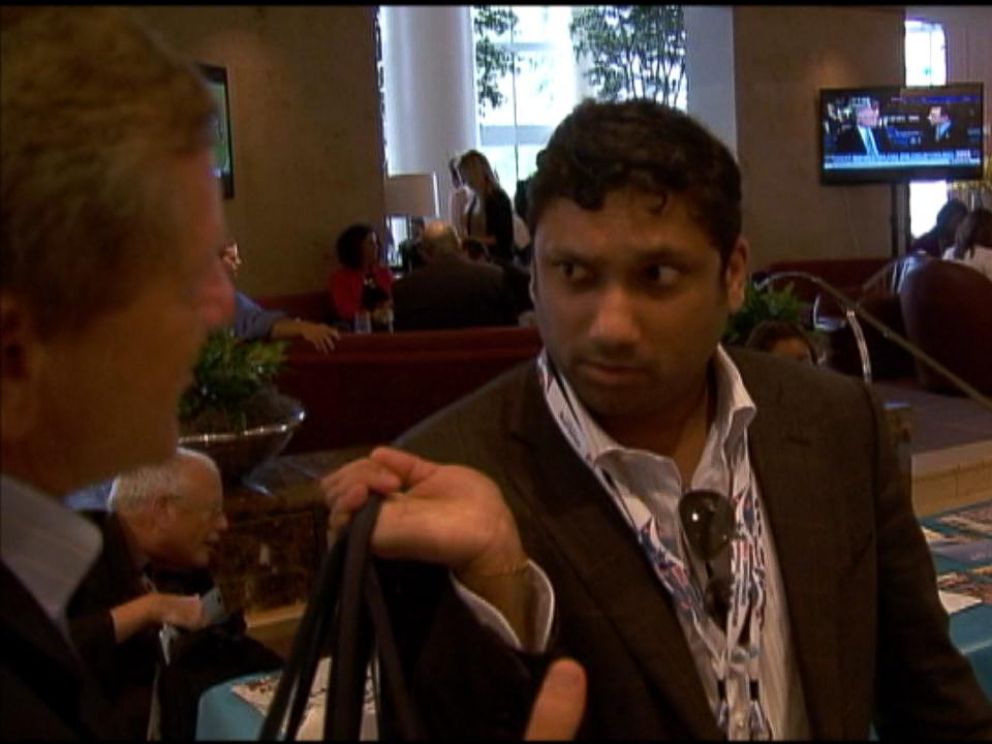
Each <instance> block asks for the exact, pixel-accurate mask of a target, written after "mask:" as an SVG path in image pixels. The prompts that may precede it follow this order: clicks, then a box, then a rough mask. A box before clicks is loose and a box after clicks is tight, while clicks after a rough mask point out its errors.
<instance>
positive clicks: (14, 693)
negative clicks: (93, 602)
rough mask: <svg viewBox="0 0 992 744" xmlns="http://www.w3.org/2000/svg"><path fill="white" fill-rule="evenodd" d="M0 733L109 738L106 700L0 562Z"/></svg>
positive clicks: (43, 737) (48, 737)
mask: <svg viewBox="0 0 992 744" xmlns="http://www.w3.org/2000/svg"><path fill="white" fill-rule="evenodd" d="M0 597H3V601H2V602H0V649H2V651H0V654H2V661H0V738H2V739H4V740H7V739H35V740H41V741H52V740H66V739H93V738H112V737H114V736H116V735H118V734H119V732H118V731H116V730H115V729H114V728H113V726H112V722H111V721H110V720H109V718H108V716H107V713H108V707H107V702H106V700H104V699H103V697H102V696H101V695H100V693H99V686H98V684H97V682H96V681H95V680H93V679H92V678H90V677H89V676H88V675H87V673H86V672H85V671H84V670H83V667H82V665H81V664H80V663H79V659H78V657H77V656H76V655H75V653H74V652H73V651H72V649H71V648H70V647H69V644H68V642H67V641H66V639H65V637H64V636H63V635H62V633H61V632H59V630H58V628H56V627H55V626H54V625H53V624H52V622H51V620H49V619H48V617H47V616H46V615H45V613H44V611H43V610H42V609H41V607H40V606H39V605H38V603H37V602H36V601H35V599H34V597H32V596H31V594H30V593H29V592H28V591H27V589H25V588H24V586H23V585H22V584H21V583H20V581H18V580H17V578H16V577H15V576H14V574H13V573H11V571H10V570H9V569H8V568H7V566H5V565H3V564H0Z"/></svg>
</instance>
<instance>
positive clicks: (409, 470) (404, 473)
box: [369, 447, 438, 488]
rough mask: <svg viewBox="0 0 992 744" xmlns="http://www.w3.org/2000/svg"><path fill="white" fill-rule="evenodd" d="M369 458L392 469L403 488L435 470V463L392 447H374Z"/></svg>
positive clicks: (415, 483)
mask: <svg viewBox="0 0 992 744" xmlns="http://www.w3.org/2000/svg"><path fill="white" fill-rule="evenodd" d="M369 459H371V460H374V461H375V462H377V463H379V464H380V465H382V466H384V467H386V468H388V469H389V470H391V471H393V472H394V473H395V474H396V475H398V476H399V477H400V479H401V480H402V482H403V487H404V488H411V487H413V486H415V485H417V484H418V483H420V482H421V481H424V480H426V479H427V478H429V477H430V476H432V475H433V474H434V473H435V472H437V469H438V466H437V465H436V464H435V463H432V462H428V461H427V460H423V459H421V458H419V457H417V456H416V455H412V454H410V453H409V452H404V451H403V450H398V449H394V448H392V447H376V448H375V449H374V450H372V452H371V453H370V454H369Z"/></svg>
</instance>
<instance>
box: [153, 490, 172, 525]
mask: <svg viewBox="0 0 992 744" xmlns="http://www.w3.org/2000/svg"><path fill="white" fill-rule="evenodd" d="M148 514H149V516H151V520H152V525H153V526H154V527H156V528H158V529H168V528H169V525H171V524H172V522H173V519H174V518H175V506H174V504H173V499H172V497H171V496H170V495H169V494H167V493H158V494H155V495H154V496H152V497H151V501H150V502H149V506H148Z"/></svg>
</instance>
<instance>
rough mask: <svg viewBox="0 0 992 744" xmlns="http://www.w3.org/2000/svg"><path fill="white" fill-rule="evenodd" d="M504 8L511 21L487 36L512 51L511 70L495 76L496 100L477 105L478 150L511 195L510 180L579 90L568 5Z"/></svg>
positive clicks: (522, 173) (530, 161) (518, 176)
mask: <svg viewBox="0 0 992 744" xmlns="http://www.w3.org/2000/svg"><path fill="white" fill-rule="evenodd" d="M510 10H511V11H512V12H513V13H514V14H515V16H516V19H517V21H516V24H514V25H513V26H512V27H511V28H509V29H508V30H507V31H506V32H504V33H502V34H498V35H497V34H492V35H490V40H491V41H492V42H493V43H494V44H495V45H496V46H497V47H498V48H499V49H501V50H504V51H505V52H508V53H509V54H510V55H512V61H513V69H512V70H511V71H510V72H509V73H508V74H505V75H502V76H500V77H499V78H498V80H497V81H496V87H497V89H498V90H499V93H500V94H501V96H502V101H501V103H500V104H499V105H497V106H495V107H493V106H492V105H480V112H479V149H480V150H482V152H483V153H485V155H486V157H487V158H489V162H490V163H492V165H493V168H495V170H496V172H497V174H498V175H499V177H500V180H501V182H502V184H503V188H504V189H505V190H506V191H507V192H508V193H509V194H510V195H511V196H512V195H513V191H514V189H515V188H516V182H517V181H518V180H523V179H525V178H527V177H528V176H530V175H531V174H532V173H533V172H534V169H535V168H536V158H537V153H538V152H539V151H540V150H541V149H542V148H543V147H544V145H545V144H546V143H547V141H548V138H549V137H550V136H551V132H552V131H554V128H555V126H557V125H558V122H560V121H561V120H562V119H563V118H564V117H565V116H566V115H567V114H568V112H569V111H571V110H572V108H573V107H574V106H575V104H576V103H578V101H579V99H580V98H581V97H582V95H583V94H584V93H585V89H584V86H583V83H582V78H581V76H580V74H579V72H578V70H577V68H576V63H575V55H574V53H573V51H572V41H571V37H570V36H569V24H570V23H571V21H572V9H571V8H570V7H561V6H539V5H534V6H512V7H511V8H510ZM473 12H475V11H474V9H473ZM476 39H477V42H478V35H477V37H476Z"/></svg>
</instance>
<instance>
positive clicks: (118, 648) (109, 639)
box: [66, 511, 212, 739]
mask: <svg viewBox="0 0 992 744" xmlns="http://www.w3.org/2000/svg"><path fill="white" fill-rule="evenodd" d="M85 516H86V517H87V518H89V519H90V520H92V521H93V522H94V523H96V524H97V526H98V527H100V530H101V532H102V533H103V550H102V551H101V553H100V557H99V558H98V559H97V561H96V563H94V564H93V567H92V568H91V569H90V571H89V573H87V574H86V577H85V578H84V579H83V582H82V584H80V586H79V589H77V590H76V593H75V594H74V595H73V597H72V600H71V601H70V603H69V607H68V608H67V610H66V615H67V616H68V619H69V629H70V633H71V635H72V638H73V641H74V643H75V644H76V646H77V648H78V649H79V653H80V655H81V656H82V657H83V659H84V661H85V662H86V664H87V665H88V666H89V668H90V670H91V671H92V672H93V674H94V675H95V676H96V678H97V679H98V680H99V681H100V684H101V685H102V686H103V690H104V694H105V695H106V696H107V698H108V699H109V700H110V701H111V702H112V703H113V706H114V716H115V718H116V719H117V721H118V724H117V725H118V727H119V728H120V730H121V731H122V732H123V733H125V734H126V735H127V736H128V737H129V738H132V737H138V738H141V739H144V738H145V734H146V732H147V728H148V715H149V711H150V709H151V694H152V684H153V681H154V678H155V669H156V667H157V665H158V664H159V660H160V650H159V648H160V644H159V640H158V627H154V628H146V629H145V630H143V631H140V632H138V633H136V634H135V635H133V636H132V637H131V638H129V639H128V640H127V641H125V642H124V643H120V644H119V643H117V641H116V639H115V636H114V624H113V620H112V619H111V617H110V610H111V609H112V608H114V607H116V606H117V605H120V604H123V603H124V602H128V601H130V600H132V599H135V598H137V597H140V596H141V595H142V594H144V593H145V589H144V587H143V586H142V582H141V573H140V571H139V570H138V568H137V566H135V564H134V559H133V557H132V556H131V552H130V549H129V548H128V545H127V540H126V538H125V536H124V531H123V527H122V526H121V523H120V520H119V519H118V517H117V515H116V514H115V513H113V512H105V511H91V512H85ZM154 580H155V584H156V587H157V588H158V589H159V590H160V591H170V592H175V593H180V594H192V593H197V594H201V593H203V592H204V591H206V590H207V589H209V587H210V586H211V584H212V582H211V580H210V578H209V573H208V572H206V571H192V572H190V573H189V574H187V575H185V576H184V577H183V579H182V582H180V579H179V578H178V577H177V576H176V575H170V576H168V577H165V578H160V577H157V576H156V577H155V579H154Z"/></svg>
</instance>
